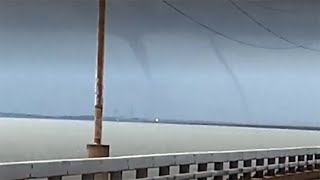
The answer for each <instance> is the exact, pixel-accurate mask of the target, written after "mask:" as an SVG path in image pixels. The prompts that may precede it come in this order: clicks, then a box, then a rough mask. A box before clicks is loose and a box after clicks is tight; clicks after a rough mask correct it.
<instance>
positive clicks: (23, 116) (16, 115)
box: [0, 113, 320, 131]
mask: <svg viewBox="0 0 320 180" xmlns="http://www.w3.org/2000/svg"><path fill="white" fill-rule="evenodd" d="M0 118H21V119H28V118H29V119H30V118H33V119H54V120H77V121H92V120H93V118H94V117H93V116H89V115H83V116H45V115H34V114H19V113H0ZM104 121H110V122H133V123H156V122H155V120H154V119H143V118H124V117H106V118H104ZM158 123H159V124H179V125H205V126H223V127H244V128H264V129H288V130H308V131H320V127H311V126H286V125H259V124H245V123H225V122H210V121H201V120H197V121H190V120H188V121H186V120H168V119H160V120H159V122H158Z"/></svg>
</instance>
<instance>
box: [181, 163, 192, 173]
mask: <svg viewBox="0 0 320 180" xmlns="http://www.w3.org/2000/svg"><path fill="white" fill-rule="evenodd" d="M189 171H190V165H189V164H185V165H180V167H179V173H180V174H185V173H188V172H189Z"/></svg>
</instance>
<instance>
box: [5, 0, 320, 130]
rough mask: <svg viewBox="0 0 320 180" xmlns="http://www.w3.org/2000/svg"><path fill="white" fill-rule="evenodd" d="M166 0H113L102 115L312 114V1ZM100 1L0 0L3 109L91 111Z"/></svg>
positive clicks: (317, 72)
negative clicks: (104, 106) (104, 113)
mask: <svg viewBox="0 0 320 180" xmlns="http://www.w3.org/2000/svg"><path fill="white" fill-rule="evenodd" d="M168 2H169V3H170V4H169V5H168V4H166V3H164V2H163V1H161V0H109V6H108V20H107V22H108V26H107V31H108V33H107V48H106V49H107V55H106V58H107V61H106V84H105V87H106V91H105V93H106V94H105V102H106V114H107V115H109V116H113V115H116V116H118V115H122V116H129V117H130V116H135V117H151V118H155V117H159V118H174V119H192V120H193V119H201V120H213V121H226V122H247V123H259V124H290V125H294V124H296V125H301V124H303V125H318V119H319V117H320V108H319V107H320V93H319V92H320V78H319V77H320V52H318V51H320V34H319V33H320V23H319V19H320V18H319V16H320V14H319V12H318V9H317V8H318V7H319V6H320V2H319V1H315V0H307V1H298V0H283V1H276V0H260V1H245V0H240V1H235V2H236V4H232V3H230V1H226V0H215V1H212V0H202V1H200V2H199V1H196V0H168ZM302 3H303V4H302ZM170 5H172V6H174V7H176V8H178V9H179V10H180V12H178V11H177V9H173V8H172V6H171V7H170ZM96 6H97V5H96V2H95V1H91V0H67V1H65V0H56V1H52V0H28V1H24V0H1V1H0V82H1V88H0V99H1V101H0V111H1V112H15V113H34V114H44V115H87V114H92V112H93V103H94V68H95V49H96V46H95V40H96V28H95V27H96V14H97V8H96ZM237 6H238V7H237ZM239 7H240V8H241V9H239ZM241 10H242V11H245V12H247V13H248V14H250V15H251V16H250V17H247V16H246V15H245V14H243V12H241ZM181 12H183V13H184V14H181ZM250 18H251V19H250ZM257 22H259V23H260V24H259V23H257ZM261 25H262V26H261ZM268 30H271V31H272V32H270V31H268ZM213 31H216V32H215V33H214V32H213ZM217 32H218V33H217ZM295 46H300V48H293V47H295ZM301 47H302V48H301Z"/></svg>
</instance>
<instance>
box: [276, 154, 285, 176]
mask: <svg viewBox="0 0 320 180" xmlns="http://www.w3.org/2000/svg"><path fill="white" fill-rule="evenodd" d="M285 164H286V157H279V165H285ZM285 173H286V168H285V167H283V168H279V170H278V172H277V174H281V175H284V174H285Z"/></svg>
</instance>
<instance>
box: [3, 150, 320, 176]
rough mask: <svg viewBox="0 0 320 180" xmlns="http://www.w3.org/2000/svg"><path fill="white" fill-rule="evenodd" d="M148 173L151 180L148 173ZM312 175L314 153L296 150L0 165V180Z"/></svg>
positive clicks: (316, 165) (319, 157)
mask: <svg viewBox="0 0 320 180" xmlns="http://www.w3.org/2000/svg"><path fill="white" fill-rule="evenodd" d="M151 169H152V170H153V175H152V174H151V173H149V172H150V170H151ZM173 169H175V170H176V172H173ZM318 169H320V147H300V148H281V149H258V150H241V151H213V152H192V153H173V154H153V155H141V156H122V157H108V158H85V159H64V160H49V161H30V162H13V163H0V179H1V180H9V179H10V180H11V179H37V178H47V179H49V180H61V179H63V178H64V177H67V176H73V175H81V179H82V180H94V179H95V177H97V176H96V175H97V174H101V173H108V174H109V175H110V176H109V178H111V179H112V180H118V179H123V173H124V172H126V171H133V172H134V174H135V177H133V179H150V180H151V179H159V180H160V179H206V178H209V177H210V178H212V177H214V179H216V180H222V179H223V177H228V178H229V179H230V180H235V179H251V178H253V177H255V178H263V177H266V176H267V177H279V176H286V175H288V174H291V175H292V174H295V173H296V174H299V172H300V174H301V172H315V173H314V174H316V176H317V177H315V178H318V175H319V174H320V173H319V172H318ZM79 178H80V176H79Z"/></svg>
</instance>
